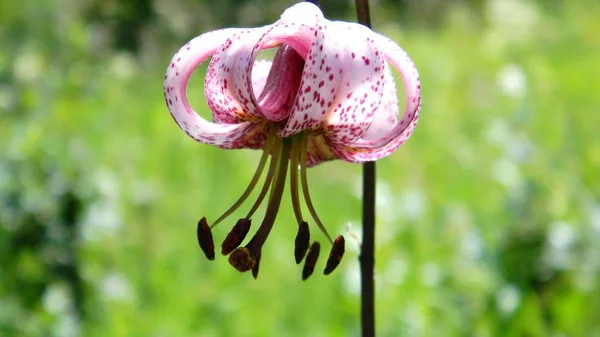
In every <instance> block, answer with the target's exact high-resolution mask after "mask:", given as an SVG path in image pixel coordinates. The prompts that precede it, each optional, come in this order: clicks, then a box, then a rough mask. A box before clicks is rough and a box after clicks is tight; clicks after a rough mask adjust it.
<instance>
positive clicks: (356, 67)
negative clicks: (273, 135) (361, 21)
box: [278, 20, 385, 144]
mask: <svg viewBox="0 0 600 337" xmlns="http://www.w3.org/2000/svg"><path fill="white" fill-rule="evenodd" d="M316 34H317V35H316V38H315V40H314V41H313V43H312V45H311V48H310V51H309V53H308V55H307V58H306V65H305V67H304V73H303V75H302V82H301V84H300V90H299V92H298V95H297V96H296V101H295V103H294V107H293V109H292V113H291V115H290V118H289V119H288V122H287V124H286V125H285V127H284V128H283V129H282V130H279V132H278V134H279V135H280V136H281V137H287V136H290V135H293V134H295V133H298V132H300V131H302V130H307V129H308V130H320V131H324V132H325V133H326V135H327V137H328V138H329V140H331V141H332V142H335V143H341V144H351V143H353V142H354V141H356V140H357V139H359V138H360V137H361V136H362V135H363V134H364V133H365V131H366V130H367V128H368V127H369V125H370V124H371V121H372V120H373V115H374V113H375V110H376V109H377V107H378V106H379V103H380V101H381V96H382V90H383V77H384V73H383V71H384V66H385V61H384V59H383V55H382V53H381V52H379V51H378V50H377V48H376V47H375V43H374V40H373V39H374V37H375V35H374V33H373V32H372V31H371V30H369V29H368V28H366V27H364V26H362V25H358V24H352V23H345V22H328V21H326V20H323V21H322V22H321V24H320V25H319V26H318V27H317V31H316Z"/></svg>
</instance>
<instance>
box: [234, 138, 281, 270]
mask: <svg viewBox="0 0 600 337" xmlns="http://www.w3.org/2000/svg"><path fill="white" fill-rule="evenodd" d="M282 143H283V146H282V147H281V152H280V153H281V155H280V158H279V165H278V166H279V167H278V168H277V175H276V177H274V182H273V186H272V188H271V195H270V197H269V203H268V205H267V211H266V213H265V217H264V218H263V221H262V223H261V225H260V227H259V228H258V231H257V232H256V234H254V237H252V239H251V240H250V242H249V243H248V244H247V245H246V247H242V248H237V249H236V250H234V251H233V252H232V253H231V255H230V256H229V263H230V264H231V265H232V266H233V267H234V268H235V269H237V270H238V271H240V272H245V271H248V270H250V269H252V268H254V267H255V265H256V260H257V258H258V255H259V254H260V252H261V249H262V246H263V245H264V243H265V241H266V240H267V237H268V236H269V234H270V233H271V229H273V224H274V223H275V219H276V218H277V213H278V212H279V206H280V205H281V197H282V196H283V191H284V189H285V178H286V174H287V169H288V163H289V160H290V152H291V143H292V140H291V139H289V138H283V139H282Z"/></svg>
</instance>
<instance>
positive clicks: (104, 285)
mask: <svg viewBox="0 0 600 337" xmlns="http://www.w3.org/2000/svg"><path fill="white" fill-rule="evenodd" d="M100 292H101V293H102V294H103V295H104V298H106V299H108V300H130V299H131V295H132V293H131V286H130V284H129V281H128V280H127V279H126V278H125V276H123V275H122V274H119V273H110V274H108V275H107V276H106V277H104V278H103V279H102V281H101V283H100Z"/></svg>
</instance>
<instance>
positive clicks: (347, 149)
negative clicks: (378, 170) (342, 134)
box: [330, 114, 419, 163]
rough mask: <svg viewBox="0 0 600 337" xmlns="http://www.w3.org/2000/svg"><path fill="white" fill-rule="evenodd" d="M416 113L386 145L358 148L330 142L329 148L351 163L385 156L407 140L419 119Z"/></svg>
mask: <svg viewBox="0 0 600 337" xmlns="http://www.w3.org/2000/svg"><path fill="white" fill-rule="evenodd" d="M418 116H419V115H418V114H417V115H416V117H415V118H413V120H412V121H411V122H410V123H409V124H408V126H406V127H405V128H404V130H403V131H402V133H400V134H399V135H398V136H397V137H396V138H394V139H392V140H391V141H390V142H388V143H387V144H386V145H384V146H382V147H379V148H372V149H371V148H360V147H354V146H352V145H340V144H330V150H331V151H332V152H333V153H334V154H335V156H336V157H338V158H339V159H342V160H345V161H348V162H351V163H362V162H365V161H375V160H378V159H381V158H383V157H387V156H389V155H390V154H392V152H394V151H396V149H398V148H399V147H400V146H401V145H402V144H404V142H406V141H407V140H408V138H409V137H410V135H411V134H412V133H413V131H414V129H415V126H416V125H417V122H418V120H419V118H418Z"/></svg>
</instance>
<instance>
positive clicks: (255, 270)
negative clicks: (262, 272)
mask: <svg viewBox="0 0 600 337" xmlns="http://www.w3.org/2000/svg"><path fill="white" fill-rule="evenodd" d="M260 256H261V253H260V252H258V255H256V264H255V265H254V267H253V268H252V277H254V279H255V280H256V279H257V278H258V268H259V266H260Z"/></svg>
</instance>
